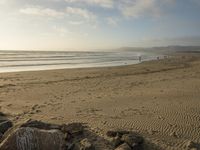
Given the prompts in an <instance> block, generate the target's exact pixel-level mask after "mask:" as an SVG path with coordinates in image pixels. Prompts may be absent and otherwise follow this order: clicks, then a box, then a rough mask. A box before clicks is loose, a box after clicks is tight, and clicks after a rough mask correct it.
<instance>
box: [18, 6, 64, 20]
mask: <svg viewBox="0 0 200 150" xmlns="http://www.w3.org/2000/svg"><path fill="white" fill-rule="evenodd" d="M20 13H23V14H26V15H35V16H44V17H56V18H57V17H63V16H64V15H65V14H64V12H60V11H57V10H55V9H51V8H42V7H40V6H32V7H27V8H23V9H20Z"/></svg>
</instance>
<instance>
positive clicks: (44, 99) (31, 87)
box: [0, 54, 200, 150]
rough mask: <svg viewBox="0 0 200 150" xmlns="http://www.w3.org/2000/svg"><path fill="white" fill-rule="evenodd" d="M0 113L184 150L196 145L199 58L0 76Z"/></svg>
mask: <svg viewBox="0 0 200 150" xmlns="http://www.w3.org/2000/svg"><path fill="white" fill-rule="evenodd" d="M0 106H1V110H0V111H1V112H3V113H5V114H7V115H8V116H9V118H10V119H11V120H13V121H14V122H15V123H18V122H22V121H24V120H26V119H27V118H32V119H39V120H43V121H47V122H51V123H66V122H74V121H78V122H84V123H88V125H89V126H90V127H91V128H92V130H94V131H95V132H96V133H97V134H98V135H100V136H103V137H105V132H106V131H107V130H110V129H119V128H120V129H126V130H132V131H137V132H139V133H141V134H142V135H143V136H144V137H145V138H146V139H147V140H148V142H149V146H148V149H167V150H179V149H180V150H184V149H188V143H189V142H190V141H194V142H197V143H199V142H200V136H199V135H200V115H199V114H200V57H199V56H198V55H196V56H195V55H192V54H191V56H187V57H184V58H183V57H181V56H174V57H172V58H170V59H165V60H159V61H150V62H144V63H141V64H138V65H130V66H123V67H108V68H90V69H67V70H52V71H38V72H21V73H4V74H0Z"/></svg>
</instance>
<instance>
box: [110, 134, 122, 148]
mask: <svg viewBox="0 0 200 150" xmlns="http://www.w3.org/2000/svg"><path fill="white" fill-rule="evenodd" d="M110 142H111V144H112V146H113V147H114V148H116V147H118V146H119V145H120V144H122V141H121V138H120V137H119V136H116V137H113V138H112V139H111V141H110Z"/></svg>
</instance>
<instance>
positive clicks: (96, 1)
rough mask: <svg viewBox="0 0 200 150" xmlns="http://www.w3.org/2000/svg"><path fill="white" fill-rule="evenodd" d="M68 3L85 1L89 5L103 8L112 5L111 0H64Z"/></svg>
mask: <svg viewBox="0 0 200 150" xmlns="http://www.w3.org/2000/svg"><path fill="white" fill-rule="evenodd" d="M65 1H66V2H69V3H85V4H89V5H97V6H100V7H104V8H112V7H113V5H114V1H113V0H65Z"/></svg>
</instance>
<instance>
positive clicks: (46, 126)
mask: <svg viewBox="0 0 200 150" xmlns="http://www.w3.org/2000/svg"><path fill="white" fill-rule="evenodd" d="M21 127H32V128H38V129H44V130H51V129H58V130H60V129H61V126H60V125H55V124H49V123H44V122H42V121H37V120H32V119H30V120H28V121H26V122H25V123H23V124H22V125H21Z"/></svg>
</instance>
